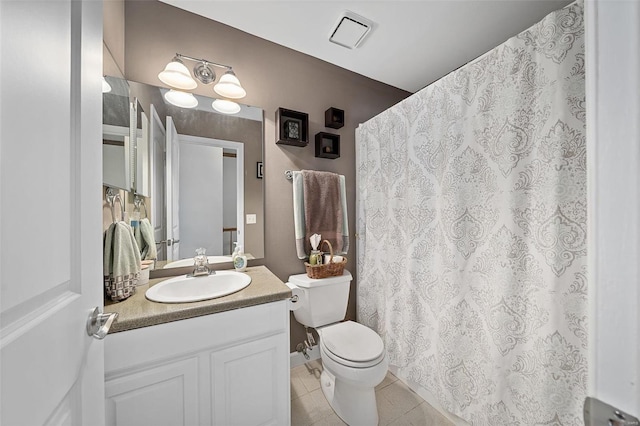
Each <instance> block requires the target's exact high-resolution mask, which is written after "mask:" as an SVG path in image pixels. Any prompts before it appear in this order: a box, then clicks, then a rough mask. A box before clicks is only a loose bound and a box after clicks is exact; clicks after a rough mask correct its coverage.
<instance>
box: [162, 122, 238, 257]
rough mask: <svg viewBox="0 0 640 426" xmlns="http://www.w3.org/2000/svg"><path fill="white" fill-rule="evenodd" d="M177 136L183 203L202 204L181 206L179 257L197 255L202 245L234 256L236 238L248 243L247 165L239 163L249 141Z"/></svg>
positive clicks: (179, 181)
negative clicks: (245, 225)
mask: <svg viewBox="0 0 640 426" xmlns="http://www.w3.org/2000/svg"><path fill="white" fill-rule="evenodd" d="M177 137H178V141H179V142H178V144H179V147H180V148H179V151H180V152H179V156H180V160H179V161H180V169H179V173H178V186H179V191H178V192H179V194H180V205H188V206H197V208H189V209H183V210H181V211H180V218H179V229H180V249H179V253H178V254H179V258H181V259H190V258H193V256H194V254H195V250H196V249H197V248H199V247H204V248H205V249H206V250H207V254H209V255H214V256H216V255H217V256H220V255H221V254H222V255H225V254H226V255H230V254H231V251H232V250H233V242H235V241H237V242H238V243H239V244H242V245H243V244H244V239H243V236H244V232H243V226H242V217H243V212H244V177H243V169H242V168H238V167H237V165H238V164H242V162H243V161H244V145H243V144H242V143H239V142H231V141H223V140H219V139H210V138H204V137H198V136H190V135H181V134H178V136H177ZM172 161H173V160H172ZM174 226H175V224H174ZM174 260H175V259H174Z"/></svg>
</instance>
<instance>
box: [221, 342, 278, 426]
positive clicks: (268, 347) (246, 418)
mask: <svg viewBox="0 0 640 426" xmlns="http://www.w3.org/2000/svg"><path fill="white" fill-rule="evenodd" d="M287 348H288V335H285V334H279V335H274V336H271V337H266V338H263V339H260V340H255V341H252V342H249V343H244V344H240V345H237V346H233V347H230V348H227V349H223V350H220V351H217V352H213V353H212V354H211V395H212V396H213V404H212V410H213V413H212V418H213V419H214V422H213V423H214V424H215V425H239V426H240V425H242V426H245V425H246V426H249V425H278V426H280V425H288V424H289V422H290V416H289V411H290V401H289V371H288V369H289V362H288V353H287V352H286V349H287Z"/></svg>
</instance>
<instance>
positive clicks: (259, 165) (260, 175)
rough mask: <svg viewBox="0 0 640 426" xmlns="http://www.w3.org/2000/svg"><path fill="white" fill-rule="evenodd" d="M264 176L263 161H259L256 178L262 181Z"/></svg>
mask: <svg viewBox="0 0 640 426" xmlns="http://www.w3.org/2000/svg"><path fill="white" fill-rule="evenodd" d="M262 176H263V168H262V161H258V163H257V164H256V177H257V178H258V179H262Z"/></svg>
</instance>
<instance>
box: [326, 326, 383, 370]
mask: <svg viewBox="0 0 640 426" xmlns="http://www.w3.org/2000/svg"><path fill="white" fill-rule="evenodd" d="M318 334H319V335H320V346H321V349H324V352H325V354H326V355H327V356H328V357H329V358H331V359H332V360H334V361H335V362H337V363H339V364H342V365H345V366H348V367H355V368H366V367H371V366H374V365H376V364H379V363H380V362H381V361H382V360H383V359H384V356H385V352H384V344H383V342H382V339H381V338H380V336H378V334H377V333H376V332H375V331H373V330H371V329H370V328H368V327H366V326H364V325H362V324H358V323H357V322H354V321H345V322H341V323H337V324H332V325H328V326H326V327H321V328H319V329H318Z"/></svg>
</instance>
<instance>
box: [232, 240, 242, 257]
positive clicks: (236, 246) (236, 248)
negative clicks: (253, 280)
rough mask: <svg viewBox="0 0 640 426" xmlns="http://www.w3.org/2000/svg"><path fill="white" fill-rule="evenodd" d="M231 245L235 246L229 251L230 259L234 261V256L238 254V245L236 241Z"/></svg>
mask: <svg viewBox="0 0 640 426" xmlns="http://www.w3.org/2000/svg"><path fill="white" fill-rule="evenodd" d="M233 245H234V246H235V247H234V249H233V253H231V261H232V262H235V261H236V256H238V253H239V252H240V247H239V245H238V242H237V241H234V243H233Z"/></svg>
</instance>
